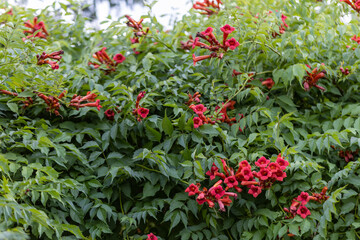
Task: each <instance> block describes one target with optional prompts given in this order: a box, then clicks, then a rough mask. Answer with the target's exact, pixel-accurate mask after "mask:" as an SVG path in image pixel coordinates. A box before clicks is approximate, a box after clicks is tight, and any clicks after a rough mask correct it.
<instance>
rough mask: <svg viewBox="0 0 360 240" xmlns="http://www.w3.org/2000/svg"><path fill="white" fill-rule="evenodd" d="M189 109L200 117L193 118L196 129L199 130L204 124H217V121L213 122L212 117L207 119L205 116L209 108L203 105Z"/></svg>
mask: <svg viewBox="0 0 360 240" xmlns="http://www.w3.org/2000/svg"><path fill="white" fill-rule="evenodd" d="M189 108H190V109H192V110H193V111H194V112H195V113H196V114H197V115H198V117H194V118H193V122H194V128H198V127H200V126H201V125H203V124H215V121H213V120H211V118H210V117H206V116H205V115H204V113H205V112H206V111H207V108H206V107H205V106H204V105H203V104H198V105H194V104H192V105H190V106H189Z"/></svg>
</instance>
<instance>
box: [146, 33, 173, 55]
mask: <svg viewBox="0 0 360 240" xmlns="http://www.w3.org/2000/svg"><path fill="white" fill-rule="evenodd" d="M146 36H147V37H151V38H153V39H155V40H156V41H158V42H160V43H161V44H162V45H164V46H165V47H167V48H168V49H170V51H172V52H173V53H175V51H174V50H172V49H171V47H170V46H168V45H167V44H166V43H164V42H163V41H162V40H160V39H159V38H158V37H155V36H154V35H150V34H148V35H146Z"/></svg>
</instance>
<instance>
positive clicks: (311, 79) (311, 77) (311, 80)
mask: <svg viewBox="0 0 360 240" xmlns="http://www.w3.org/2000/svg"><path fill="white" fill-rule="evenodd" d="M306 66H307V67H308V68H310V69H311V66H310V65H306ZM306 73H307V76H305V80H304V83H303V84H304V89H305V91H309V90H310V88H311V87H317V88H319V89H320V90H321V91H325V88H323V87H321V86H319V85H317V82H318V81H319V80H320V79H322V78H325V72H324V71H320V70H318V69H317V68H314V69H313V70H312V71H311V72H308V71H306Z"/></svg>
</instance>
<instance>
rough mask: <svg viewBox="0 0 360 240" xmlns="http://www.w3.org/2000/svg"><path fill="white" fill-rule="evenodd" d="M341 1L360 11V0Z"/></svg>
mask: <svg viewBox="0 0 360 240" xmlns="http://www.w3.org/2000/svg"><path fill="white" fill-rule="evenodd" d="M340 2H345V3H346V4H348V5H349V6H350V7H352V9H354V10H355V11H356V12H358V13H359V12H360V1H359V0H340Z"/></svg>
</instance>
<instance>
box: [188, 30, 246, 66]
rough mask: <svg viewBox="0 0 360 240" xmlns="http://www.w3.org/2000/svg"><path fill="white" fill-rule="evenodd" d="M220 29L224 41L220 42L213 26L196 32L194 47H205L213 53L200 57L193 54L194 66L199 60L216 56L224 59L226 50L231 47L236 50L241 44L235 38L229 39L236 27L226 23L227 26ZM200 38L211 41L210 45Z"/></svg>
mask: <svg viewBox="0 0 360 240" xmlns="http://www.w3.org/2000/svg"><path fill="white" fill-rule="evenodd" d="M220 30H221V31H222V32H223V41H222V43H220V42H219V41H218V40H217V39H216V37H215V35H214V33H213V28H212V27H208V28H207V29H206V30H205V31H203V32H200V33H199V32H198V33H197V34H196V38H195V40H194V42H193V48H195V47H200V48H205V49H207V50H210V51H211V52H212V53H210V55H204V56H198V57H196V56H195V54H193V61H194V66H195V65H196V63H197V62H198V61H202V60H204V59H207V58H216V57H217V58H220V59H222V58H223V56H224V52H226V51H227V50H228V49H229V48H230V49H231V50H235V48H236V47H237V46H239V45H240V44H239V42H238V41H236V39H235V38H230V39H227V38H228V36H229V34H230V33H232V32H233V31H234V30H235V28H233V27H231V26H230V25H229V24H226V25H225V26H223V27H222V28H220ZM200 38H201V39H204V40H205V41H207V42H208V43H209V45H208V44H205V43H202V42H200V41H199V39H200Z"/></svg>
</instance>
